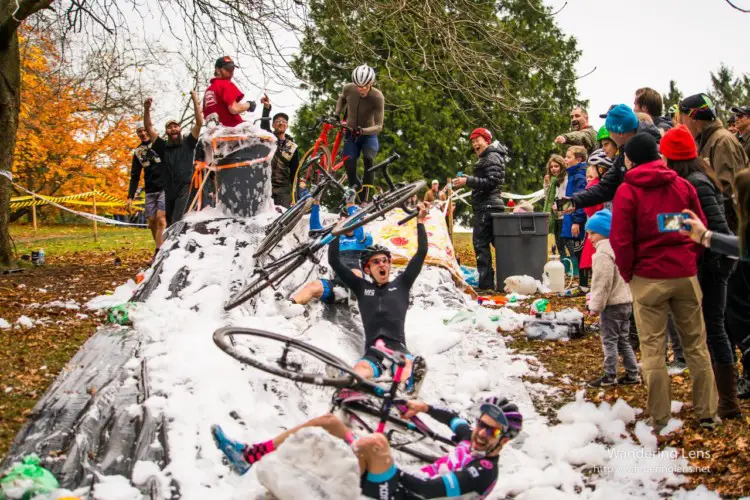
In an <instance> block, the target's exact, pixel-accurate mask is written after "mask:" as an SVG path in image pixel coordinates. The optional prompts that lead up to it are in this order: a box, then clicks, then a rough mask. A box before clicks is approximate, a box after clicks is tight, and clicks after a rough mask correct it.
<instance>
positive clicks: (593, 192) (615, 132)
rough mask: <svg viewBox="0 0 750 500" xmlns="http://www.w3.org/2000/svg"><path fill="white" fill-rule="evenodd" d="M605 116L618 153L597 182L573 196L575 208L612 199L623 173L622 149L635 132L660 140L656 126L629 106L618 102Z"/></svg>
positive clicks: (606, 124)
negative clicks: (639, 119) (640, 117)
mask: <svg viewBox="0 0 750 500" xmlns="http://www.w3.org/2000/svg"><path fill="white" fill-rule="evenodd" d="M606 118H607V119H606V122H605V124H604V126H605V127H607V130H608V131H609V136H610V139H611V140H612V141H614V143H615V144H617V147H618V148H619V153H618V154H617V156H616V157H615V161H614V165H613V166H612V168H610V169H609V170H608V171H607V173H605V174H604V175H603V176H602V178H601V181H600V182H599V184H597V185H596V186H594V187H592V188H591V189H587V190H586V191H583V192H581V193H578V194H577V195H575V196H573V198H572V200H573V205H574V206H575V208H584V207H590V206H591V205H599V204H600V203H606V202H608V201H612V199H613V198H614V197H615V191H617V188H618V187H619V186H620V184H621V183H622V179H623V177H624V175H625V158H624V157H623V154H622V150H623V148H624V147H625V144H627V142H628V141H629V140H630V139H631V138H632V137H633V136H635V134H636V133H638V132H645V133H648V134H650V135H651V136H653V137H654V139H655V140H656V142H659V140H661V134H660V133H659V131H658V130H657V129H656V127H654V126H653V125H652V124H649V123H645V122H639V121H638V117H637V116H635V113H634V112H633V110H632V109H630V106H626V105H625V104H618V105H616V106H614V107H613V108H611V109H610V110H609V111H608V112H607V114H606Z"/></svg>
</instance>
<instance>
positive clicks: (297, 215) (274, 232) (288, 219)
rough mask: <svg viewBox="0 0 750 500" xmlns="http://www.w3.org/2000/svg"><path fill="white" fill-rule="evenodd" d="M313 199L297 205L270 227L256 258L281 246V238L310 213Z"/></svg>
mask: <svg viewBox="0 0 750 500" xmlns="http://www.w3.org/2000/svg"><path fill="white" fill-rule="evenodd" d="M312 204H313V199H312V198H307V199H306V200H304V201H300V202H299V203H296V204H295V205H294V206H292V208H290V209H289V210H287V211H286V212H284V213H283V214H281V215H280V216H279V217H278V218H277V219H276V220H275V221H273V222H272V223H271V224H270V225H269V229H268V230H267V232H266V237H265V238H263V241H261V242H260V244H259V245H258V248H257V249H256V250H255V253H254V254H253V257H254V258H256V259H257V258H259V257H262V256H264V255H266V254H267V253H268V252H270V251H271V250H273V248H274V247H275V246H276V245H278V244H279V242H280V241H281V238H283V237H284V236H286V235H287V234H288V233H289V232H290V231H291V230H292V229H294V228H295V227H296V226H297V223H298V222H299V221H300V220H301V219H302V217H304V216H305V214H306V213H307V212H309V211H310V207H312Z"/></svg>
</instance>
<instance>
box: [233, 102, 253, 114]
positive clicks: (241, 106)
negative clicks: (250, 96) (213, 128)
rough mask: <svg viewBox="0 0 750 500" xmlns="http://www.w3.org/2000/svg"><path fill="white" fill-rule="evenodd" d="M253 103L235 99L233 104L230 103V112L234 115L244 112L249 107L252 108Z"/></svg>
mask: <svg viewBox="0 0 750 500" xmlns="http://www.w3.org/2000/svg"><path fill="white" fill-rule="evenodd" d="M251 106H252V105H251V104H250V101H242V102H238V101H234V102H233V103H232V104H230V105H229V112H230V113H232V114H233V115H239V114H240V113H244V112H245V111H247V110H248V109H250V107H251Z"/></svg>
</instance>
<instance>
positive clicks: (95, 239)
mask: <svg viewBox="0 0 750 500" xmlns="http://www.w3.org/2000/svg"><path fill="white" fill-rule="evenodd" d="M93 194H94V216H96V191H94V193H93ZM98 236H99V229H98V228H97V226H96V219H94V243H96V242H97V238H98Z"/></svg>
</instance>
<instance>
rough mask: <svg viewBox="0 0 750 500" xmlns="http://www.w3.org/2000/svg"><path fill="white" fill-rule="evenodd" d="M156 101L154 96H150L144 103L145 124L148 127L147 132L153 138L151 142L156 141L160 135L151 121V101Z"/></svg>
mask: <svg viewBox="0 0 750 500" xmlns="http://www.w3.org/2000/svg"><path fill="white" fill-rule="evenodd" d="M153 102H154V98H153V97H149V98H148V99H146V101H145V102H144V103H143V126H144V127H146V132H148V136H149V137H150V138H151V142H153V141H155V140H156V138H157V137H158V134H157V133H156V130H154V124H153V123H152V122H151V103H153Z"/></svg>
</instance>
